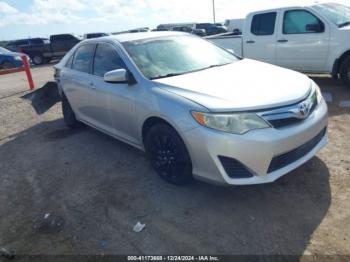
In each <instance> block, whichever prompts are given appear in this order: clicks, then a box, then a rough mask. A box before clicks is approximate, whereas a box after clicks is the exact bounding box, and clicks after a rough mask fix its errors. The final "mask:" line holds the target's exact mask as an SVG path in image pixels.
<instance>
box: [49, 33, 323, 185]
mask: <svg viewBox="0 0 350 262" xmlns="http://www.w3.org/2000/svg"><path fill="white" fill-rule="evenodd" d="M55 79H56V81H57V83H58V87H59V91H60V94H61V96H62V108H63V115H64V120H65V122H66V123H67V125H68V126H69V127H71V128H74V127H77V126H78V125H79V124H80V123H85V124H87V125H89V126H92V127H94V128H96V129H98V130H100V131H102V132H104V133H106V134H108V135H111V136H113V137H115V138H117V139H119V140H122V141H124V142H126V143H128V144H130V145H132V146H134V147H137V148H139V149H141V150H143V151H145V152H146V155H147V156H148V158H149V160H150V162H151V164H152V166H153V167H154V169H155V170H156V171H157V173H158V174H159V175H160V176H161V177H162V178H164V179H165V180H166V181H168V182H171V183H174V184H184V183H188V182H190V181H191V180H192V179H193V178H194V177H195V178H198V179H201V180H205V181H208V182H212V183H217V184H230V185H247V184H261V183H269V182H273V181H275V180H276V179H278V178H280V177H281V176H283V175H285V174H286V173H288V172H290V171H292V170H294V169H295V168H297V167H299V166H300V165H302V164H304V163H305V162H306V161H308V160H309V159H311V158H312V157H313V156H314V155H315V154H316V153H317V152H318V151H319V150H321V149H322V148H323V147H324V146H325V145H326V144H327V142H328V135H327V121H328V117H327V105H326V103H325V101H324V99H323V98H322V95H321V92H320V89H319V87H318V86H317V85H316V84H315V83H314V82H313V81H312V80H311V79H309V78H308V77H307V76H305V75H303V74H300V73H297V72H294V71H290V70H287V69H283V68H280V67H276V66H273V65H269V64H265V63H261V62H257V61H253V60H249V59H241V58H238V57H236V56H235V55H234V54H232V53H230V52H229V51H227V50H224V49H222V48H220V47H217V46H216V45H214V44H212V43H209V42H207V41H206V40H203V39H201V38H199V37H196V36H193V35H189V34H185V33H176V32H171V33H169V32H154V33H138V34H123V35H118V36H108V37H103V38H98V39H92V40H86V41H83V42H81V43H79V44H78V45H77V46H75V47H74V48H73V49H72V50H71V51H70V52H69V53H68V54H67V55H66V56H65V57H64V58H63V59H62V60H61V62H60V63H59V64H58V65H56V66H55Z"/></svg>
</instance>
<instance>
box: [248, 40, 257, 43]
mask: <svg viewBox="0 0 350 262" xmlns="http://www.w3.org/2000/svg"><path fill="white" fill-rule="evenodd" d="M246 43H247V44H254V43H255V41H254V40H248V41H247V42H246Z"/></svg>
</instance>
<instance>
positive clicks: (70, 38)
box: [21, 34, 81, 65]
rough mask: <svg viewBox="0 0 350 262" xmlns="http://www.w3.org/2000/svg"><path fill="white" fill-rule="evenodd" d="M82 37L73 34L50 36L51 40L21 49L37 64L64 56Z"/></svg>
mask: <svg viewBox="0 0 350 262" xmlns="http://www.w3.org/2000/svg"><path fill="white" fill-rule="evenodd" d="M80 41H81V39H80V38H79V37H77V36H75V35H71V34H61V35H52V36H50V42H49V43H44V44H34V45H27V46H23V47H21V51H22V52H23V53H25V54H27V55H28V56H29V57H30V58H31V60H32V61H33V63H34V64H35V65H42V64H45V63H49V62H50V61H51V59H53V58H62V57H63V56H64V55H65V54H67V53H68V51H69V50H71V49H72V47H73V46H75V45H76V44H77V43H79V42H80Z"/></svg>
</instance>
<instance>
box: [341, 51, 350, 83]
mask: <svg viewBox="0 0 350 262" xmlns="http://www.w3.org/2000/svg"><path fill="white" fill-rule="evenodd" d="M340 78H341V80H342V81H343V83H344V85H346V86H347V87H349V88H350V56H349V57H347V58H346V59H345V60H344V61H343V63H342V64H341V66H340Z"/></svg>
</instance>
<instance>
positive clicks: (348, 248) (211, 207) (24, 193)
mask: <svg viewBox="0 0 350 262" xmlns="http://www.w3.org/2000/svg"><path fill="white" fill-rule="evenodd" d="M38 75H39V76H40V77H41V81H43V82H46V80H50V78H51V75H52V70H51V69H50V68H47V67H43V68H40V69H38ZM314 79H315V80H316V81H317V82H318V83H319V85H320V86H321V88H322V89H323V90H324V91H330V92H331V93H332V94H333V102H332V103H329V109H330V119H329V136H330V143H329V145H328V146H327V147H326V148H325V149H324V150H323V151H322V152H321V153H320V154H318V155H317V157H315V158H313V159H312V160H311V161H310V162H308V163H307V164H305V165H304V166H302V167H300V168H299V169H297V170H295V171H294V172H292V173H290V174H288V175H287V176H285V177H283V178H282V179H280V180H278V181H277V182H275V183H273V184H267V185H259V186H243V187H217V186H212V185H208V184H204V183H201V182H196V183H194V184H192V185H189V186H184V187H176V186H173V185H169V184H167V183H165V182H163V181H162V180H161V179H160V178H159V177H158V176H157V175H156V174H155V173H154V172H153V171H152V170H151V168H150V166H149V164H148V162H147V161H146V160H145V158H144V156H143V154H142V153H141V152H139V151H137V150H135V149H133V148H132V147H130V146H128V145H125V144H123V143H121V142H118V141H117V140H115V139H112V138H110V137H108V136H106V135H104V134H102V133H99V132H98V131H95V130H93V129H91V128H88V127H85V128H81V129H79V130H77V131H70V130H68V129H67V128H66V127H65V125H64V122H63V120H62V113H61V108H60V103H57V104H55V105H54V106H53V107H52V108H50V109H49V110H47V111H46V110H42V111H40V112H39V114H38V113H37V111H35V110H34V109H33V107H32V106H31V104H30V103H29V101H28V100H26V99H23V96H25V95H27V97H28V92H26V91H25V92H22V90H17V89H16V92H15V93H11V94H9V93H8V90H9V86H11V85H13V84H12V83H15V82H16V81H17V80H16V79H14V80H13V81H10V80H9V79H7V80H6V81H7V83H8V84H7V85H9V86H5V85H4V82H1V81H5V80H4V78H3V79H0V97H2V98H0V181H1V183H0V207H1V208H0V217H1V219H0V248H1V247H6V248H8V249H10V250H14V251H15V252H16V254H19V255H21V254H22V255H24V254H26V255H38V254H44V255H62V254H64V255H81V254H84V255H96V254H97V255H101V254H125V255H130V254H153V255H154V254H203V253H205V254H222V255H225V254H226V255H228V254H234V255H246V254H249V255H294V256H297V257H299V256H300V257H301V256H303V255H344V256H346V255H348V256H349V255H350V226H349V222H350V191H349V188H350V143H349V139H350V109H341V108H340V107H339V106H338V105H339V102H340V101H341V100H350V90H348V89H346V88H345V87H342V86H341V85H340V84H339V83H338V82H336V81H333V80H331V79H330V78H326V77H316V78H314ZM25 88H26V87H25V86H24V88H23V89H25ZM4 90H5V91H4ZM29 96H30V95H29ZM45 215H46V216H49V217H51V218H52V217H53V218H55V217H56V218H59V221H60V223H58V225H57V227H56V228H54V229H50V228H45V225H44V226H43V227H41V225H40V217H43V216H45ZM38 219H39V220H38ZM38 221H39V222H38ZM138 221H140V222H142V223H145V224H146V227H145V229H144V230H143V231H142V232H141V233H135V232H133V230H132V229H133V226H134V225H135V224H136V223H137V222H138ZM38 223H39V226H38ZM307 257H308V256H304V257H302V258H303V259H307ZM345 258H346V257H343V259H345ZM347 258H349V259H350V257H347Z"/></svg>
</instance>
